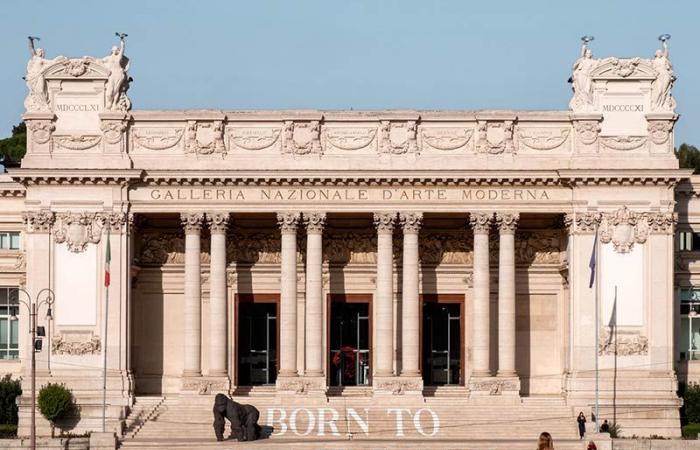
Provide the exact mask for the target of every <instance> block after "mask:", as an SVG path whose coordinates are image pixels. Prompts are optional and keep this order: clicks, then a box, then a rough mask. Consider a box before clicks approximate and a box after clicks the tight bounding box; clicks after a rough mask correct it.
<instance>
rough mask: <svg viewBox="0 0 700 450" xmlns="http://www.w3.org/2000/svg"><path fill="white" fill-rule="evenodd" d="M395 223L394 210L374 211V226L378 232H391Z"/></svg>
mask: <svg viewBox="0 0 700 450" xmlns="http://www.w3.org/2000/svg"><path fill="white" fill-rule="evenodd" d="M395 223H396V213H395V212H376V213H374V226H375V227H376V228H377V232H378V233H393V231H394V224H395Z"/></svg>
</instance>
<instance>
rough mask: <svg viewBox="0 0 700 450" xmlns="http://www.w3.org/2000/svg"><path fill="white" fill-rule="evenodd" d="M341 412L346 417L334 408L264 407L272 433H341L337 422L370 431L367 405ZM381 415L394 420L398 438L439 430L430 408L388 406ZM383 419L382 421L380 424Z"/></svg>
mask: <svg viewBox="0 0 700 450" xmlns="http://www.w3.org/2000/svg"><path fill="white" fill-rule="evenodd" d="M344 412H345V417H343V418H342V420H341V417H340V412H339V411H338V410H337V409H335V408H326V407H324V408H295V409H292V410H291V411H289V412H288V411H287V410H286V409H285V408H267V425H268V426H270V427H273V428H274V434H275V435H284V434H287V433H289V432H291V433H294V434H295V435H297V436H310V435H316V436H326V435H330V436H340V431H339V429H338V423H339V422H340V423H342V424H348V426H349V424H353V425H355V426H356V427H357V429H359V430H360V433H362V434H364V435H366V436H368V435H369V434H370V433H372V431H373V430H372V422H371V420H370V414H369V408H362V409H359V410H356V409H355V408H345V411H344ZM380 414H381V413H380ZM384 414H385V417H386V418H388V419H389V421H390V422H393V423H394V430H393V431H394V435H395V436H396V437H397V438H402V437H406V434H407V433H409V434H413V433H412V431H411V430H415V433H417V434H419V435H421V436H425V437H433V436H436V435H437V434H438V433H439V432H440V417H438V415H437V414H436V413H435V412H434V411H433V410H432V409H430V408H421V409H418V410H416V411H413V410H410V409H408V408H387V409H386V410H385V411H384ZM392 417H393V421H392V420H391V419H392ZM385 422H386V421H385V420H382V423H385ZM383 426H386V425H383ZM381 431H385V430H381ZM358 434H359V433H358Z"/></svg>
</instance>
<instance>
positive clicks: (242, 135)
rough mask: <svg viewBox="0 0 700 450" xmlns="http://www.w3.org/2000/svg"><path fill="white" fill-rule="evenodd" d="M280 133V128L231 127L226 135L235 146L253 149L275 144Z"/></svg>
mask: <svg viewBox="0 0 700 450" xmlns="http://www.w3.org/2000/svg"><path fill="white" fill-rule="evenodd" d="M281 133H282V129H281V128H233V129H231V130H230V131H229V132H228V136H229V139H230V141H231V142H233V144H234V145H235V146H236V147H240V148H242V149H244V150H253V151H255V150H263V149H266V148H269V147H272V146H273V145H275V143H276V142H277V140H278V139H279V137H280V134H281Z"/></svg>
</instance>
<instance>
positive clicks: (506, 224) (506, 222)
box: [496, 212, 520, 234]
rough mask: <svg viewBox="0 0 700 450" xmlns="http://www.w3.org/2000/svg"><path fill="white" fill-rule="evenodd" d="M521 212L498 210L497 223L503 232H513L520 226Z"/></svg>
mask: <svg viewBox="0 0 700 450" xmlns="http://www.w3.org/2000/svg"><path fill="white" fill-rule="evenodd" d="M519 221H520V213H517V212H497V213H496V225H497V226H498V229H499V231H500V232H501V233H502V234H513V233H515V229H516V228H518V222H519Z"/></svg>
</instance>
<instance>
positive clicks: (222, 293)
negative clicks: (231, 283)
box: [207, 213, 228, 376]
mask: <svg viewBox="0 0 700 450" xmlns="http://www.w3.org/2000/svg"><path fill="white" fill-rule="evenodd" d="M207 222H208V223H209V229H210V231H211V253H210V254H211V262H210V263H209V273H210V275H209V286H210V288H209V375H212V376H224V375H226V372H227V370H226V360H227V358H226V353H227V344H228V339H227V338H228V336H227V333H226V322H227V320H226V319H227V317H228V315H227V313H226V305H227V301H226V227H227V225H228V213H210V214H207Z"/></svg>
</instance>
